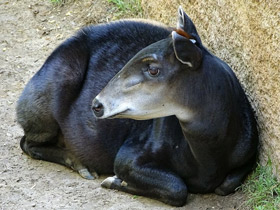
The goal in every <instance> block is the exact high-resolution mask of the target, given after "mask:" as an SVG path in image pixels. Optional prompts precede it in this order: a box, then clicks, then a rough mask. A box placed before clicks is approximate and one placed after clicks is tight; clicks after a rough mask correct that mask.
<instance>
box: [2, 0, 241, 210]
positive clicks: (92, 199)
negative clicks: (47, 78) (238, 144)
mask: <svg viewBox="0 0 280 210" xmlns="http://www.w3.org/2000/svg"><path fill="white" fill-rule="evenodd" d="M31 2H32V3H30V1H28V0H18V1H17V0H2V1H0V64H1V65H0V78H1V83H0V96H1V98H0V118H1V119H0V120H1V124H0V128H1V130H0V140H1V144H0V209H114V210H115V209H122V210H123V209H130V210H132V209H135V210H136V209H244V205H243V204H244V200H246V196H245V195H244V194H243V193H242V192H237V193H235V194H233V195H229V196H226V197H221V196H216V195H213V194H208V195H193V194H191V195H190V196H189V198H188V203H187V205H186V206H184V207H182V208H174V207H170V206H167V205H165V204H163V203H161V202H158V201H155V200H151V199H148V198H144V197H140V196H133V195H130V194H125V193H122V192H117V191H113V190H107V189H103V188H101V187H100V183H101V181H102V180H103V179H104V178H105V177H104V176H102V177H100V178H99V179H97V180H93V181H89V180H85V179H82V178H81V177H80V176H79V175H78V174H77V173H75V172H73V171H71V170H70V169H68V168H65V167H63V166H60V165H57V164H53V163H48V162H44V161H38V160H33V159H31V158H29V157H28V156H26V155H24V154H23V153H22V151H21V149H20V147H19V140H20V138H21V136H22V135H23V132H22V130H21V129H20V127H19V126H18V125H17V123H16V120H15V105H16V101H17V98H18V97H19V95H20V93H21V91H22V89H23V87H24V85H25V84H26V83H27V82H28V80H29V79H30V78H31V76H32V75H33V74H34V73H35V72H36V71H37V70H38V69H39V68H40V66H41V65H42V64H43V62H44V60H45V59H46V58H47V56H48V55H49V54H50V53H51V51H52V50H53V49H54V48H55V47H56V46H57V45H58V44H59V43H61V42H62V41H63V40H65V39H66V38H67V37H69V36H71V35H72V34H73V33H74V32H75V31H76V30H78V29H79V28H80V27H81V26H83V25H85V24H89V23H101V22H107V21H110V20H112V19H114V12H115V10H114V9H112V6H111V5H109V4H108V3H107V1H106V0H95V1H89V0H85V1H75V2H70V3H67V4H65V5H64V6H62V7H58V6H56V7H54V6H53V5H52V4H51V3H50V1H49V0H44V1H43V0H39V1H31ZM34 2H37V3H34Z"/></svg>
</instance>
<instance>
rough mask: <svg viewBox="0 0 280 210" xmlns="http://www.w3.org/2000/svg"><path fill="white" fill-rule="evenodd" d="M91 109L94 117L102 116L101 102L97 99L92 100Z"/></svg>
mask: <svg viewBox="0 0 280 210" xmlns="http://www.w3.org/2000/svg"><path fill="white" fill-rule="evenodd" d="M91 108H92V110H93V113H94V114H95V116H96V117H102V116H103V114H104V107H103V104H102V103H100V102H99V101H98V100H97V99H94V100H93V102H92V107H91Z"/></svg>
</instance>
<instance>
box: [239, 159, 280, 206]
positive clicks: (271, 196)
mask: <svg viewBox="0 0 280 210" xmlns="http://www.w3.org/2000/svg"><path fill="white" fill-rule="evenodd" d="M241 188H242V191H244V192H245V193H246V194H247V195H248V198H249V200H248V201H247V202H246V204H247V205H248V206H250V207H251V208H252V209H254V210H278V209H280V183H279V182H278V181H277V180H276V178H275V177H274V176H273V173H272V166H271V161H269V162H268V163H267V165H266V166H261V165H258V166H257V168H256V170H255V171H254V173H252V174H251V175H250V176H249V177H248V179H247V180H246V182H245V183H244V184H243V185H242V186H241Z"/></svg>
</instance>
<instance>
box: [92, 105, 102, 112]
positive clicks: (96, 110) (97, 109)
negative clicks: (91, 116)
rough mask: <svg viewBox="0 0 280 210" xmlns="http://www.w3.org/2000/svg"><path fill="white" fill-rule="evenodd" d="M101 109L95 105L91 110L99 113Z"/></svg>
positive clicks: (100, 106)
mask: <svg viewBox="0 0 280 210" xmlns="http://www.w3.org/2000/svg"><path fill="white" fill-rule="evenodd" d="M102 108H103V105H102V104H96V105H95V106H94V107H93V109H94V111H95V112H100V111H101V110H102Z"/></svg>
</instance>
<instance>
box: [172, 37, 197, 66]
mask: <svg viewBox="0 0 280 210" xmlns="http://www.w3.org/2000/svg"><path fill="white" fill-rule="evenodd" d="M172 42H173V49H174V53H175V56H176V58H177V59H178V60H179V61H180V62H181V63H183V64H185V65H187V66H188V67H189V68H190V69H193V70H194V69H197V67H198V66H199V65H200V63H201V61H202V51H201V49H200V48H199V47H197V46H196V45H195V44H194V43H193V42H192V41H190V40H189V39H188V38H186V37H184V36H181V35H179V34H178V33H177V32H175V31H173V32H172Z"/></svg>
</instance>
